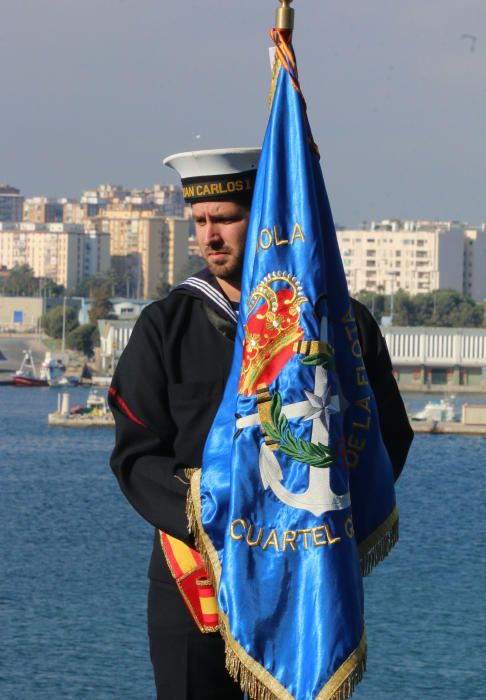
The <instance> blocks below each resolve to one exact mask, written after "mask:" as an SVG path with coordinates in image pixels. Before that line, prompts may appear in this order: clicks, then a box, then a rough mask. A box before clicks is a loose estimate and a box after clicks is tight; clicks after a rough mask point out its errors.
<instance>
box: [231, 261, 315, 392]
mask: <svg viewBox="0 0 486 700" xmlns="http://www.w3.org/2000/svg"><path fill="white" fill-rule="evenodd" d="M278 283H280V286H281V288H280V289H276V285H277V284H278ZM282 283H283V285H282ZM262 300H263V303H260V302H261V301H262ZM305 301H307V298H306V297H305V296H304V295H303V293H302V287H301V286H300V283H299V281H298V280H297V279H296V277H294V276H293V275H291V274H290V273H289V272H272V273H271V274H269V275H267V276H266V277H265V278H264V279H263V280H262V281H261V282H260V283H259V284H258V285H257V287H256V288H255V289H254V290H253V291H252V293H251V295H250V299H249V302H248V321H247V323H246V325H245V326H244V330H245V339H244V343H243V364H242V373H241V379H240V384H239V389H238V390H239V392H240V393H242V394H244V395H245V396H252V395H253V394H255V393H256V390H257V387H259V386H260V385H265V386H268V385H269V384H271V382H272V381H273V380H274V379H275V378H276V377H277V375H278V374H279V372H280V370H281V369H282V367H283V366H284V365H285V364H286V363H287V362H288V361H289V360H290V358H291V357H293V356H294V354H295V350H294V347H293V346H294V343H295V342H296V341H298V340H300V339H301V338H302V337H303V335H304V331H303V330H302V328H301V327H300V325H299V321H300V306H301V304H303V303H304V302H305Z"/></svg>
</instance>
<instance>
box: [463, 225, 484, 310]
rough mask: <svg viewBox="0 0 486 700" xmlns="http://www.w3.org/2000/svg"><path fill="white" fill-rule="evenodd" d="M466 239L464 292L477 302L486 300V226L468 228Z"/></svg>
mask: <svg viewBox="0 0 486 700" xmlns="http://www.w3.org/2000/svg"><path fill="white" fill-rule="evenodd" d="M464 235H465V238H464V268H463V290H464V293H465V294H468V295H469V296H470V297H472V298H473V299H475V300H476V301H483V300H484V299H486V224H483V225H482V226H478V227H476V228H468V229H466V231H465V234H464Z"/></svg>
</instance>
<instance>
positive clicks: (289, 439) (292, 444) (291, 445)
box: [262, 391, 334, 469]
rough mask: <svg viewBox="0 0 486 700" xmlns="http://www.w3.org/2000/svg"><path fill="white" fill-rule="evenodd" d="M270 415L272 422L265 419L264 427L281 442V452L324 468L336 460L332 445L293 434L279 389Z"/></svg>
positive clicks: (269, 434) (313, 465)
mask: <svg viewBox="0 0 486 700" xmlns="http://www.w3.org/2000/svg"><path fill="white" fill-rule="evenodd" d="M270 417H271V419H272V422H271V423H268V422H266V421H265V422H264V423H263V424H262V427H263V429H264V430H265V432H266V433H267V435H268V436H269V437H271V438H272V440H275V441H276V442H278V443H279V445H278V448H279V450H280V451H281V452H283V453H284V454H286V455H289V457H292V459H295V461H296V462H303V463H305V464H309V465H310V466H311V467H320V468H321V469H324V468H327V467H330V466H331V464H332V463H333V461H334V452H333V450H332V449H331V448H330V447H326V445H322V444H321V443H320V442H319V443H317V444H314V443H313V442H307V441H306V440H301V439H300V438H296V437H295V436H294V435H292V432H291V431H290V428H289V427H288V419H287V416H285V415H284V414H283V413H282V397H281V395H280V393H279V392H278V391H276V392H275V394H274V395H273V397H272V403H271V406H270Z"/></svg>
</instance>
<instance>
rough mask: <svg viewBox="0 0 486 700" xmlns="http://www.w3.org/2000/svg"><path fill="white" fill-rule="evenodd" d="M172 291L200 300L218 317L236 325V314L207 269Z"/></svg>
mask: <svg viewBox="0 0 486 700" xmlns="http://www.w3.org/2000/svg"><path fill="white" fill-rule="evenodd" d="M174 291H175V292H186V293H189V294H190V295H191V296H194V297H197V298H199V299H202V300H203V301H204V302H205V304H207V305H208V306H209V307H210V308H211V309H213V310H214V311H215V312H216V313H217V314H218V316H222V317H223V318H224V319H226V320H228V321H230V322H231V323H233V324H234V325H236V323H237V321H238V316H237V313H236V311H235V309H234V307H233V305H232V304H231V302H230V300H229V299H228V298H227V297H226V296H225V295H224V294H223V292H222V291H221V287H220V286H219V284H218V282H217V280H216V277H214V275H212V274H211V273H210V272H209V270H208V269H205V270H201V272H197V273H196V274H195V275H191V277H188V278H187V279H186V280H185V281H184V282H181V284H179V285H178V286H177V287H176V288H175V289H174Z"/></svg>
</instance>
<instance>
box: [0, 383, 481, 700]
mask: <svg viewBox="0 0 486 700" xmlns="http://www.w3.org/2000/svg"><path fill="white" fill-rule="evenodd" d="M0 393H1V397H2V401H1V402H0V425H1V426H2V460H1V469H0V494H1V497H0V498H1V500H2V509H1V511H2V527H1V528H0V546H1V548H2V552H3V561H2V564H3V572H4V575H3V576H2V579H1V581H0V598H1V600H2V605H3V614H4V620H5V623H4V625H3V629H2V634H3V637H4V639H5V640H6V644H5V645H4V650H3V661H4V665H5V668H7V669H8V673H6V674H4V676H3V680H2V684H3V685H2V698H6V699H9V700H17V699H18V698H19V697H22V698H28V699H29V700H34V699H35V700H38V699H41V698H47V697H52V698H56V700H57V698H66V697H69V698H73V699H78V698H79V699H80V700H81V698H83V699H84V698H96V700H119V699H120V698H127V699H128V698H151V697H153V689H152V688H153V681H152V671H151V668H150V661H149V652H148V643H147V640H146V633H145V624H144V621H145V609H146V568H147V560H148V558H149V555H150V551H151V542H152V537H153V530H152V528H151V527H150V526H149V525H148V524H144V522H143V520H142V519H141V518H140V517H139V516H138V515H137V513H136V512H135V511H134V510H133V509H132V508H131V507H130V505H129V504H128V503H126V502H125V500H124V498H123V497H122V495H121V494H120V491H119V488H118V486H117V483H116V480H115V478H114V476H113V475H112V473H111V470H110V466H109V457H110V452H111V449H112V447H113V443H114V433H113V430H99V429H96V428H93V429H89V428H88V429H86V430H85V429H82V430H71V429H62V428H51V427H50V426H49V425H48V423H47V415H48V413H51V412H53V411H54V410H55V409H56V401H57V395H58V394H59V393H60V392H59V390H53V389H51V388H49V387H45V388H25V389H22V390H21V391H20V390H18V389H17V388H16V387H13V386H6V387H1V388H0ZM88 393H89V390H87V389H85V388H83V387H73V388H71V389H69V394H70V399H71V406H75V405H76V404H80V405H83V404H85V403H86V399H87V395H88ZM404 398H405V401H406V403H407V408H408V409H409V410H410V411H411V412H417V411H419V410H420V409H422V408H423V404H424V401H423V397H422V396H421V395H419V394H414V395H407V396H405V397H404ZM434 398H437V399H440V397H434ZM467 400H468V401H474V397H467ZM460 402H461V399H460V398H459V397H458V399H457V402H456V403H457V404H460ZM485 463H486V440H483V439H482V437H477V436H474V435H458V434H456V435H453V434H451V435H445V436H444V437H443V438H442V439H440V440H437V439H436V437H435V436H434V435H428V434H417V435H416V437H415V440H414V442H413V444H412V448H411V452H410V456H409V460H408V463H407V465H406V467H405V470H404V472H403V475H402V476H401V478H400V479H399V481H398V484H397V501H398V506H399V509H400V542H399V545H398V547H397V548H396V550H395V551H394V552H393V553H392V554H391V555H390V557H389V559H388V560H387V562H386V566H384V567H383V568H382V569H378V570H377V571H376V572H375V573H373V574H372V575H371V576H370V577H368V578H367V579H366V580H365V585H366V596H367V606H366V618H367V628H368V635H369V637H370V639H372V640H373V644H372V645H370V652H369V653H370V658H369V670H368V671H367V675H366V681H365V682H364V683H363V684H362V686H361V687H360V688H358V689H357V691H356V694H355V697H356V700H390V698H397V700H402V698H405V697H407V696H408V695H409V692H408V690H407V689H409V688H413V689H414V693H415V694H416V696H417V697H420V698H427V700H442V699H443V698H454V700H462V699H464V700H465V698H479V697H482V689H483V686H482V674H481V671H480V669H481V668H482V666H481V664H482V660H481V659H482V657H481V643H480V640H481V639H482V637H483V625H482V619H481V615H480V614H478V608H477V606H476V603H477V601H481V600H482V597H483V591H482V581H481V576H480V575H478V574H479V571H480V567H481V562H480V561H479V560H478V559H477V549H478V545H477V538H474V537H472V538H471V537H468V536H467V533H474V532H475V531H476V530H477V517H478V514H479V513H481V512H482V511H483V509H484V505H485V499H486V492H485V483H484V479H483V478H482V465H484V464H485ZM459 476H460V480H458V478H459ZM458 499H459V500H458ZM452 502H453V503H454V512H455V513H460V518H461V526H460V527H456V526H453V527H451V503H452ZM33 519H34V520H35V526H34V527H32V522H33ZM451 563H452V564H451ZM478 567H479V568H478ZM121 580H123V585H121V583H120V581H121ZM397 600H399V601H400V602H399V604H397ZM404 609H406V610H412V611H413V614H412V615H405V616H404V615H403V610H404ZM451 639H454V659H455V663H454V665H453V667H451V664H450V656H449V655H448V653H449V651H450V640H451ZM474 640H477V643H476V642H475V641H474ZM424 648H426V649H427V654H426V655H425V656H424V651H423V650H424ZM120 649H121V650H123V653H120ZM448 650H449V651H448ZM26 658H28V659H31V660H32V671H33V672H32V673H28V674H26V673H25V659H26ZM384 658H386V659H387V662H386V663H384V661H383V659H384ZM127 659H128V663H127ZM405 660H406V662H405ZM114 679H115V681H114ZM465 680H467V682H465ZM66 688H68V690H67V691H66ZM400 688H403V689H404V690H403V693H402V692H401V691H400V690H399V689H400ZM19 689H21V690H20V691H19ZM397 689H398V690H397Z"/></svg>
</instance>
